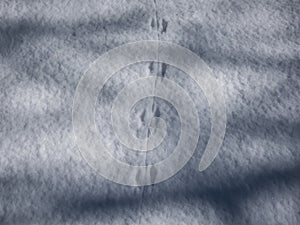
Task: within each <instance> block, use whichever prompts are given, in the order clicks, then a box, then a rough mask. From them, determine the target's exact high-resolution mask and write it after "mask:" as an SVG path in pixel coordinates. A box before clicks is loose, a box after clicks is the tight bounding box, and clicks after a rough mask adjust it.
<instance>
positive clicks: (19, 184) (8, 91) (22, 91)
mask: <svg viewBox="0 0 300 225" xmlns="http://www.w3.org/2000/svg"><path fill="white" fill-rule="evenodd" d="M0 16H1V17H0V18H1V19H0V67H1V73H0V79H1V83H0V90H1V92H0V100H1V105H0V118H1V120H0V132H1V135H0V151H1V157H0V224H3V225H4V224H55V225H58V224H72V225H79V224H101V225H102V224H213V225H215V224H226V225H227V224H237V225H244V224H249V225H250V224H253V225H275V224H276V225H277V224H282V225H287V224H292V225H296V224H300V104H299V102H300V51H299V50H300V25H299V24H300V2H299V0H222V1H221V0H210V1H208V0H198V1H196V0H185V1H179V0H176V1H174V0H172V1H170V0H164V1H163V0H152V1H151V0H149V1H146V0H143V1H129V0H128V1H125V0H109V1H108V0H101V1H99V0H89V1H82V0H66V1H63V0H52V1H50V0H49V1H48V0H46V1H42V0H26V1H24V0H23V1H22V0H19V1H16V0H1V1H0ZM149 39H151V40H156V39H158V40H164V41H170V42H173V43H177V44H179V45H181V46H184V47H186V48H188V49H190V50H191V51H193V52H194V53H196V54H197V55H199V56H200V57H201V58H202V59H203V60H204V61H205V62H206V63H207V64H208V65H209V66H210V67H211V69H212V70H213V73H214V74H215V76H216V77H223V79H224V81H225V84H226V85H225V88H226V106H227V119H228V120H227V130H226V136H225V139H224V142H223V146H222V148H221V150H220V153H219V155H218V156H217V158H216V159H215V161H214V162H213V164H212V165H211V166H210V167H209V168H208V169H207V170H205V171H204V172H199V171H198V165H199V160H200V158H201V154H202V153H203V151H204V148H205V144H206V142H207V140H208V138H209V131H210V122H209V111H208V110H207V108H208V103H207V101H206V99H205V96H204V95H203V93H202V92H201V90H199V88H197V87H196V86H195V84H194V83H193V82H192V81H191V80H190V79H188V77H187V76H186V75H185V74H183V73H182V72H181V71H178V70H177V69H175V68H173V67H171V66H168V65H165V64H158V63H140V64H136V65H132V66H130V67H129V68H125V69H124V70H122V71H120V72H119V73H118V74H115V76H113V77H112V79H111V80H109V82H108V83H107V85H106V87H105V88H104V90H103V92H101V93H102V94H101V93H99V101H98V102H97V104H96V108H95V110H96V122H97V126H98V128H99V130H100V131H101V132H100V133H101V137H99V138H102V139H103V140H104V142H105V143H107V144H112V145H113V152H112V154H114V156H115V157H117V158H120V159H122V160H125V161H127V162H128V163H137V164H143V163H145V162H146V163H153V162H156V161H157V160H158V161H159V160H161V159H162V158H164V157H167V155H168V154H169V153H170V152H171V151H172V148H173V147H174V146H175V145H176V142H177V139H178V135H179V132H178V127H179V126H180V123H179V120H178V114H177V113H176V110H175V109H174V108H172V106H170V105H169V104H168V103H166V102H162V101H160V100H158V99H154V100H153V99H152V98H149V99H145V100H144V101H142V102H140V103H138V104H137V105H136V107H135V108H134V109H133V111H132V115H131V118H130V121H131V122H130V124H131V128H132V130H133V132H134V131H135V132H136V135H137V136H140V137H143V136H145V135H146V131H147V128H146V127H145V126H144V124H145V121H149V120H150V119H151V118H152V117H153V110H152V107H149V105H153V106H154V108H155V109H156V110H154V113H155V112H157V110H158V111H159V114H160V115H161V117H162V118H165V119H166V121H167V123H168V124H169V126H170V128H169V130H168V131H169V132H168V137H167V139H166V141H165V142H163V143H162V146H161V148H160V149H158V150H159V151H160V154H158V155H155V154H152V155H151V154H149V156H148V157H147V160H148V161H143V160H140V161H138V160H137V159H135V158H133V156H131V155H129V153H127V152H128V149H126V148H124V147H122V146H121V145H120V144H119V143H118V142H117V140H116V138H115V137H114V136H113V135H112V134H111V127H110V126H111V125H110V124H109V118H108V116H109V115H108V114H107V108H108V107H109V105H110V104H111V100H112V98H113V96H115V95H116V94H117V92H118V91H120V90H121V88H122V86H124V85H126V84H127V83H129V82H130V80H131V79H132V77H131V75H132V74H133V72H136V74H138V75H139V76H158V77H159V78H158V79H163V78H162V77H168V78H173V79H175V80H177V81H179V82H180V83H181V84H182V85H183V86H184V87H185V88H186V89H187V90H188V91H189V93H190V95H191V96H193V98H194V100H195V102H196V105H197V109H198V111H199V118H200V122H201V136H200V141H199V143H198V148H197V149H196V153H195V155H194V156H193V158H192V159H191V160H190V161H189V162H188V164H187V165H186V166H185V167H184V169H182V170H181V171H180V172H179V173H178V174H176V175H175V176H174V177H172V178H170V179H169V180H167V181H164V182H162V183H159V184H156V185H152V186H145V187H129V186H123V185H119V184H115V183H112V182H110V181H108V180H106V179H104V178H102V177H101V176H99V175H98V174H96V173H95V172H94V170H93V169H92V168H90V167H89V166H88V164H87V163H86V162H85V161H84V160H83V159H82V157H81V155H80V152H79V149H78V148H77V147H76V144H75V142H74V138H73V132H72V105H73V96H74V93H75V89H76V85H77V84H78V82H79V79H80V77H81V76H82V75H83V74H84V72H85V71H86V70H87V69H88V67H89V65H90V64H91V63H92V62H93V61H94V60H95V59H97V58H98V57H99V56H100V55H101V54H103V53H105V52H106V51H108V50H109V49H112V48H114V47H117V46H119V45H121V44H125V43H128V42H132V41H138V40H149ZM141 114H143V116H141ZM168 116H169V117H168ZM170 118H171V119H170ZM144 160H145V159H144Z"/></svg>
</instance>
